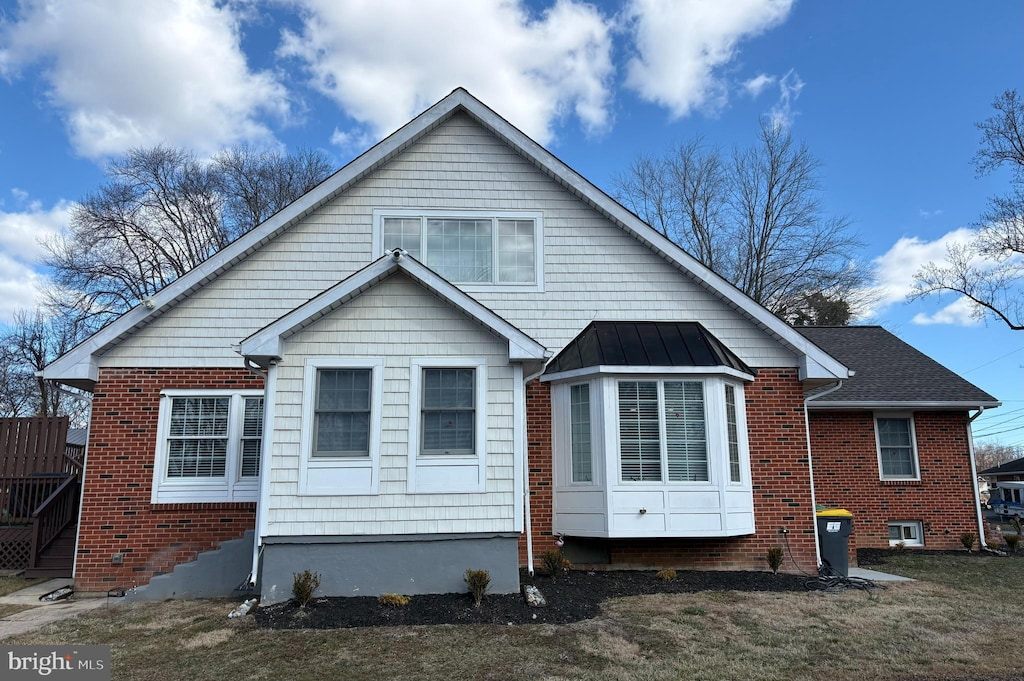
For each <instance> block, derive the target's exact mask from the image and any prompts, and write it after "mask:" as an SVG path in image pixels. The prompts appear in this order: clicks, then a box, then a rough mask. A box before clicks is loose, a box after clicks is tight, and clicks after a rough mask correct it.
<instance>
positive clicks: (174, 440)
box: [152, 390, 263, 503]
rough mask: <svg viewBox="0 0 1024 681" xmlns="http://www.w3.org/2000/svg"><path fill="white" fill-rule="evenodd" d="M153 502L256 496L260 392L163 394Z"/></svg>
mask: <svg viewBox="0 0 1024 681" xmlns="http://www.w3.org/2000/svg"><path fill="white" fill-rule="evenodd" d="M157 433H158V436H157V438H158V439H157V451H156V457H155V465H154V480H153V492H152V501H153V502H154V503H179V502H190V501H199V502H202V501H208V502H216V501H253V500H255V499H256V497H257V495H258V488H259V473H260V456H261V452H262V447H263V395H262V393H261V392H259V391H227V390H207V391H195V390H173V391H172V390H169V391H165V392H164V393H163V394H162V395H161V403H160V414H159V419H158V424H157Z"/></svg>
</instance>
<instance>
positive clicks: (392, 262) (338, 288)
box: [239, 254, 549, 362]
mask: <svg viewBox="0 0 1024 681" xmlns="http://www.w3.org/2000/svg"><path fill="white" fill-rule="evenodd" d="M396 270H402V271H403V272H404V273H405V274H406V275H407V276H408V277H409V278H410V279H412V280H413V281H415V282H417V283H418V284H419V285H420V286H422V287H423V288H425V289H427V290H428V291H429V292H430V293H432V294H434V295H436V296H437V297H439V298H441V299H442V300H444V301H446V302H448V303H449V304H450V305H452V306H453V307H455V308H457V309H459V310H461V311H462V312H463V313H464V314H466V315H467V316H468V317H470V318H472V319H474V320H476V321H477V322H478V323H480V324H481V325H483V326H484V327H486V328H487V329H489V330H490V331H491V332H492V333H494V334H495V335H497V336H499V337H501V338H504V339H505V340H506V341H508V354H509V361H512V362H522V361H530V360H544V359H546V358H547V357H548V355H549V353H548V351H547V350H546V349H545V348H544V346H542V345H541V344H540V343H538V342H537V341H535V340H533V339H532V338H530V337H529V336H527V335H526V334H525V333H523V332H522V331H520V330H519V329H518V328H516V327H515V326H513V325H512V324H510V323H509V322H507V321H505V320H504V319H502V318H501V317H499V316H498V315H497V314H495V313H494V312H492V311H491V310H490V309H489V308H487V307H486V306H484V305H482V304H481V303H479V302H477V301H476V300H474V299H473V298H471V297H470V296H469V295H467V294H466V293H464V292H463V291H461V290H460V289H459V288H458V287H456V286H454V285H452V284H451V283H449V282H448V281H447V280H445V279H444V278H443V277H441V276H440V275H438V274H437V273H436V272H434V271H432V270H430V269H429V268H427V267H426V266H424V265H423V264H421V263H419V262H417V261H416V260H415V259H413V258H411V257H410V256H408V255H401V254H398V255H397V256H396V255H385V256H383V257H381V258H378V259H377V260H375V261H374V262H372V263H371V264H370V265H368V266H367V267H364V268H363V269H361V270H359V271H358V272H356V273H355V274H353V275H351V276H350V277H348V278H347V279H345V280H343V281H341V282H339V283H338V284H335V285H334V286H332V287H331V288H329V289H327V290H326V291H324V292H323V293H321V294H320V295H318V296H316V297H315V298H312V299H311V300H309V301H307V302H305V303H303V304H302V305H300V306H299V307H297V308H295V309H294V310H292V311H291V312H289V313H288V314H286V315H284V316H283V317H281V318H279V319H278V320H277V321H275V322H272V323H271V324H268V325H267V326H265V327H263V328H262V329H260V330H259V331H257V332H256V333H254V334H253V335H251V336H249V337H248V338H246V339H245V340H243V341H242V343H241V345H240V347H239V353H240V354H241V355H242V356H243V357H250V358H253V359H257V360H267V359H275V358H276V359H280V358H281V357H282V355H283V353H284V342H285V341H286V340H287V339H288V338H289V337H291V336H292V335H294V334H295V333H297V332H298V331H300V330H302V329H303V328H305V327H306V326H309V325H310V324H311V323H312V322H314V321H316V320H317V319H319V318H321V317H323V316H324V315H326V314H328V313H330V312H331V311H332V310H335V309H337V308H338V307H340V306H341V305H344V304H345V303H346V302H348V301H349V300H351V299H352V298H354V297H356V296H358V295H359V294H360V293H362V292H363V291H365V290H367V289H368V288H370V287H372V286H374V285H375V284H377V283H378V282H379V281H381V280H382V279H384V278H385V277H387V276H388V275H390V274H392V273H393V272H395V271H396Z"/></svg>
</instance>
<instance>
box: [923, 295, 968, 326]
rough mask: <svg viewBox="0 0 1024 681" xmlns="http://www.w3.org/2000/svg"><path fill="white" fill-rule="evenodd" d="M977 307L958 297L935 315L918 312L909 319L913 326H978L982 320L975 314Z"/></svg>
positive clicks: (966, 299)
mask: <svg viewBox="0 0 1024 681" xmlns="http://www.w3.org/2000/svg"><path fill="white" fill-rule="evenodd" d="M977 310H978V306H977V305H975V304H974V302H973V301H972V300H971V299H970V298H964V297H960V298H958V299H957V300H955V301H953V302H952V303H950V304H949V305H947V306H946V307H944V308H942V309H941V310H939V311H938V312H936V313H935V314H931V315H927V314H924V313H923V312H918V313H917V314H916V315H914V318H913V319H911V320H910V321H911V323H913V324H921V325H925V326H928V325H933V324H953V325H955V326H979V325H980V324H981V323H982V322H983V321H984V320H983V318H982V317H980V316H979V315H978V314H977Z"/></svg>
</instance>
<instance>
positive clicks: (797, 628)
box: [5, 551, 1024, 681]
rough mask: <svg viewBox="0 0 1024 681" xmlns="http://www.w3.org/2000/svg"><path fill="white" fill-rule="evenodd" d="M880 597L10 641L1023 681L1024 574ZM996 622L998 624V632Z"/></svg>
mask: <svg viewBox="0 0 1024 681" xmlns="http://www.w3.org/2000/svg"><path fill="white" fill-rule="evenodd" d="M881 569H883V570H889V571H892V572H898V573H900V574H905V575H907V576H910V577H914V578H915V579H919V580H921V581H919V582H916V583H904V584H897V585H892V586H890V587H889V588H887V589H883V590H878V591H875V592H873V593H871V594H870V595H869V594H867V593H865V592H862V591H850V592H846V593H842V594H835V595H829V594H824V593H820V592H813V593H739V592H707V593H698V594H684V595H659V596H641V597H632V598H623V599H618V600H615V601H610V602H609V603H608V604H607V605H606V607H605V609H604V611H603V612H602V615H601V616H600V617H599V618H597V619H593V620H589V621H586V622H580V623H577V624H572V625H564V626H549V625H544V626H436V627H394V628H379V629H349V630H337V631H266V630H260V629H258V628H256V627H255V626H254V622H253V620H252V619H251V618H246V619H243V620H228V619H227V617H226V615H227V612H228V610H229V609H230V608H231V606H232V605H234V602H225V601H185V602H164V603H154V604H143V605H135V606H115V607H112V608H110V609H99V610H97V611H93V612H91V613H87V614H86V615H83V616H82V617H80V618H78V619H76V620H71V621H66V622H61V623H59V624H56V625H52V626H50V627H48V628H47V629H45V630H43V631H39V632H36V633H33V634H30V635H26V636H22V637H20V638H18V639H13V640H9V641H5V643H55V642H73V643H110V644H112V645H113V650H114V656H113V657H114V659H113V670H114V678H115V679H145V680H146V681H163V680H171V679H211V680H212V679H217V680H218V681H219V680H221V679H225V678H246V679H324V680H327V679H330V680H333V679H344V680H345V681H360V680H367V681H370V680H372V681H381V680H383V679H416V680H417V681H441V680H445V681H447V680H449V679H496V680H497V679H502V680H505V679H509V680H519V679H521V680H523V681H526V680H529V681H555V680H561V679H565V680H568V679H581V680H593V681H597V680H599V679H600V680H604V679H612V680H616V679H622V680H627V679H637V680H643V681H662V680H664V681H669V680H673V681H675V680H678V679H707V680H708V681H722V680H723V679H764V680H769V679H771V680H775V679H822V680H825V679H829V680H844V679H851V680H852V679H868V678H885V679H932V678H935V679H955V678H972V679H974V678H985V679H988V680H994V679H1001V678H1006V679H1009V678H1016V677H1017V676H1016V675H1019V673H1020V671H1019V670H1020V663H1019V660H1018V654H1017V652H1016V651H1018V650H1019V646H1020V641H1021V640H1022V638H1024V625H1022V624H1021V622H1022V619H1021V613H1020V609H1021V603H1022V599H1021V596H1020V593H1019V589H1020V585H1022V584H1024V560H1022V559H1014V558H986V557H976V556H920V555H915V554H913V553H912V552H909V551H907V552H904V553H902V554H899V555H896V556H894V557H893V559H892V562H891V563H890V564H888V565H886V566H884V567H882V568H881ZM993 621H995V622H997V624H993Z"/></svg>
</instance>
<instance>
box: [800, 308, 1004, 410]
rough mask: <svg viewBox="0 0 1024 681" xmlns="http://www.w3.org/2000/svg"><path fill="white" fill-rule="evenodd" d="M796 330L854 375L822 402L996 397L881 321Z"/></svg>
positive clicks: (986, 400) (988, 401)
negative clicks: (915, 345)
mask: <svg viewBox="0 0 1024 681" xmlns="http://www.w3.org/2000/svg"><path fill="white" fill-rule="evenodd" d="M796 330H797V331H798V332H800V333H801V334H803V336H804V337H805V338H807V339H808V340H809V341H811V342H812V343H814V344H815V345H817V346H818V347H819V348H821V349H822V350H824V351H825V352H827V353H828V354H830V355H832V356H833V357H835V358H836V359H837V360H839V361H840V362H842V363H843V364H845V365H846V366H847V367H849V368H850V369H852V370H853V371H855V372H856V375H855V376H853V377H852V378H850V379H847V380H846V381H845V382H844V383H843V387H841V388H840V389H839V390H836V391H834V392H832V393H829V394H828V395H827V396H823V397H822V400H821V401H822V402H868V403H901V402H906V403H908V404H910V403H917V404H921V403H933V404H934V403H957V404H959V405H971V406H979V405H984V406H994V405H995V403H996V402H998V400H997V399H996V398H994V397H992V396H991V395H989V394H988V393H987V392H985V391H984V390H982V389H981V388H979V387H978V386H976V385H974V384H973V383H970V382H969V381H967V380H965V379H963V378H961V377H960V376H959V375H957V374H955V373H953V372H952V371H950V370H949V369H947V368H946V367H944V366H942V365H941V364H939V363H938V362H936V361H935V360H933V359H932V358H931V357H928V356H927V355H925V354H923V353H921V352H919V351H918V350H916V349H914V348H913V347H911V346H910V345H907V344H906V343H904V342H903V341H901V340H900V339H899V338H897V337H896V336H894V335H893V334H891V333H889V332H888V331H886V330H885V329H883V328H882V327H880V326H804V327H796Z"/></svg>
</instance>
